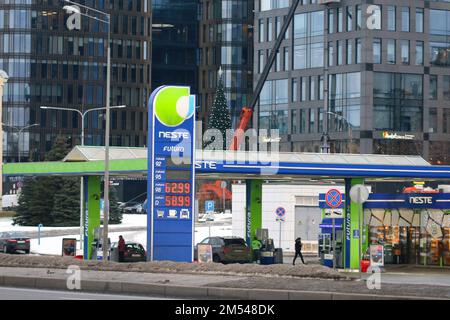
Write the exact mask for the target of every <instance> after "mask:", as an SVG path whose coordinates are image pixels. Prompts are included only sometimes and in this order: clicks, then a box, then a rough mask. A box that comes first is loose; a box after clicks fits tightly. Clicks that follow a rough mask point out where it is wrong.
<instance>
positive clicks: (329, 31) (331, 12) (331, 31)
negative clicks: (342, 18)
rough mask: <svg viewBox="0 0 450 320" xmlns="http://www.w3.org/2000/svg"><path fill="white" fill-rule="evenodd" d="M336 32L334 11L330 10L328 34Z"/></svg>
mask: <svg viewBox="0 0 450 320" xmlns="http://www.w3.org/2000/svg"><path fill="white" fill-rule="evenodd" d="M334 32H335V30H334V12H333V9H328V33H334Z"/></svg>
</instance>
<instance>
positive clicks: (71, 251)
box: [62, 238, 77, 257]
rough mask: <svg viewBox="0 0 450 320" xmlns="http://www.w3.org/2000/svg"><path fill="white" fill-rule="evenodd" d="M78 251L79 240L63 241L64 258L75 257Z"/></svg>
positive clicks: (65, 239)
mask: <svg viewBox="0 0 450 320" xmlns="http://www.w3.org/2000/svg"><path fill="white" fill-rule="evenodd" d="M76 250H77V239H67V238H64V239H62V256H63V257H65V256H69V257H75V254H76Z"/></svg>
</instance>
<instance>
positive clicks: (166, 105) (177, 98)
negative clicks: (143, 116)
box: [153, 87, 195, 127]
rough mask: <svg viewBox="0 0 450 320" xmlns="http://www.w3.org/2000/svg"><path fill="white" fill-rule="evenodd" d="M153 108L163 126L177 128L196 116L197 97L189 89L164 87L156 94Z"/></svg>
mask: <svg viewBox="0 0 450 320" xmlns="http://www.w3.org/2000/svg"><path fill="white" fill-rule="evenodd" d="M153 108H154V112H155V115H156V117H157V118H158V120H159V121H160V122H161V123H162V124H164V125H166V126H168V127H176V126H179V125H180V124H182V123H183V122H184V121H185V120H186V119H189V118H190V117H192V116H193V115H194V111H195V96H193V95H191V94H190V88H189V87H164V88H162V89H161V90H160V91H159V92H158V93H157V94H156V97H155V100H154V102H153Z"/></svg>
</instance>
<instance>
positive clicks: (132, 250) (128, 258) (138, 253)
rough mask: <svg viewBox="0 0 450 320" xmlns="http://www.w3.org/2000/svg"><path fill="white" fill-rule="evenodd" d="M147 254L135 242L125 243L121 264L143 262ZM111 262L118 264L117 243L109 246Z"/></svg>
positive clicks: (140, 245)
mask: <svg viewBox="0 0 450 320" xmlns="http://www.w3.org/2000/svg"><path fill="white" fill-rule="evenodd" d="M146 257H147V252H146V251H145V249H144V247H143V246H142V244H140V243H137V242H126V243H125V252H124V261H123V262H145V261H146V259H147V258H146ZM111 261H115V262H119V248H118V243H117V242H113V243H112V244H111Z"/></svg>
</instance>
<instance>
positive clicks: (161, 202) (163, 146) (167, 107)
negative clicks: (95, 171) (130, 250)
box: [147, 86, 195, 262]
mask: <svg viewBox="0 0 450 320" xmlns="http://www.w3.org/2000/svg"><path fill="white" fill-rule="evenodd" d="M194 111H195V96H192V95H191V94H190V88H189V87H172V86H163V87H160V88H158V89H156V90H155V91H154V92H153V93H152V95H151V97H150V101H149V117H148V121H149V123H148V128H149V133H148V146H149V148H148V159H149V162H148V179H147V195H148V201H147V203H148V206H149V208H148V212H149V214H148V215H147V260H151V261H156V260H159V261H161V260H169V261H178V262H192V261H193V234H194V233H193V228H194V224H193V221H194V220H193V216H194V195H195V193H194V178H195V165H194V155H195V148H194V141H195V137H194V128H195V116H194Z"/></svg>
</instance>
